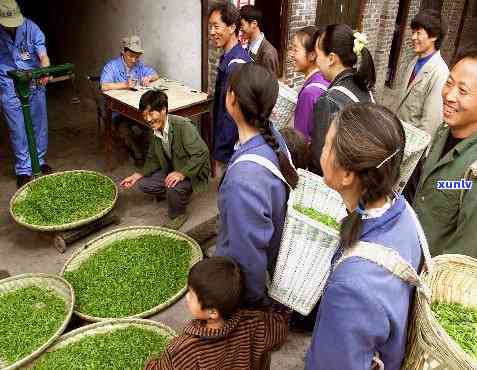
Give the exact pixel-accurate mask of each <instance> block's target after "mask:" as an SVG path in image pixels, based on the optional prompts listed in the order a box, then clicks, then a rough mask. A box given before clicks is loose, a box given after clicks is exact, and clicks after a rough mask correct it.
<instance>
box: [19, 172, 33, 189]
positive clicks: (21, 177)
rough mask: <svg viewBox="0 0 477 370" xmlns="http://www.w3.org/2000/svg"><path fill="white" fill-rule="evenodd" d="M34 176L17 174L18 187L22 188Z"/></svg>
mask: <svg viewBox="0 0 477 370" xmlns="http://www.w3.org/2000/svg"><path fill="white" fill-rule="evenodd" d="M32 179H33V178H32V177H31V176H30V175H17V188H21V187H22V186H23V185H25V184H26V183H29V182H30V181H31V180H32Z"/></svg>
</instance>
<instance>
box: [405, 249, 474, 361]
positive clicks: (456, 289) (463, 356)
mask: <svg viewBox="0 0 477 370" xmlns="http://www.w3.org/2000/svg"><path fill="white" fill-rule="evenodd" d="M421 277H422V279H423V281H424V282H425V283H426V284H427V285H428V286H429V288H430V289H431V301H432V303H436V302H438V303H459V304H462V305H463V306H465V307H472V308H474V309H477V259H475V258H472V257H468V256H462V255H458V254H445V255H441V256H437V257H435V258H433V259H432V267H431V272H430V273H429V272H427V271H424V272H423V273H422V274H421ZM402 369H403V370H427V369H462V370H467V369H477V359H476V358H473V357H472V356H470V355H469V354H467V353H466V352H465V351H464V350H463V349H462V348H461V347H460V346H459V345H458V344H457V343H456V342H455V341H454V340H453V339H452V338H451V337H450V336H449V335H448V334H447V332H446V331H445V329H444V328H443V327H442V326H441V325H440V324H439V322H438V321H437V319H436V318H435V317H434V314H433V312H432V309H431V305H430V303H429V302H428V301H427V300H426V299H425V297H424V296H422V295H421V294H419V293H416V298H415V302H414V310H413V314H412V316H411V319H410V321H409V329H408V344H407V354H406V358H405V361H404V364H403V367H402Z"/></svg>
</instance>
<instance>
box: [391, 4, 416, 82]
mask: <svg viewBox="0 0 477 370" xmlns="http://www.w3.org/2000/svg"><path fill="white" fill-rule="evenodd" d="M410 5H411V0H400V1H399V8H398V14H397V17H396V24H395V27H394V35H393V41H392V44H391V52H390V53H389V62H388V70H387V73H386V82H385V85H386V86H387V87H389V88H393V87H394V84H395V82H396V75H397V71H398V62H399V57H400V56H401V49H402V44H403V40H404V34H405V31H406V23H407V17H408V15H409V7H410Z"/></svg>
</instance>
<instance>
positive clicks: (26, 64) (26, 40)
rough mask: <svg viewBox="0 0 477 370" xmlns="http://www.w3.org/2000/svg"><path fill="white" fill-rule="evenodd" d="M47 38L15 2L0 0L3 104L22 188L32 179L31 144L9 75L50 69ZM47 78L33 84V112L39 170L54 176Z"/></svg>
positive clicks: (0, 72) (0, 74) (0, 84)
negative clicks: (49, 161) (48, 156)
mask: <svg viewBox="0 0 477 370" xmlns="http://www.w3.org/2000/svg"><path fill="white" fill-rule="evenodd" d="M49 65H50V59H49V58H48V54H47V52H46V47H45V35H44V34H43V32H42V31H41V30H40V28H39V27H38V26H37V25H36V24H35V23H33V22H32V21H31V20H29V19H26V18H24V17H23V16H22V14H21V12H20V8H19V7H18V4H17V3H16V1H15V0H0V104H1V108H2V111H3V115H4V117H5V120H6V122H7V124H8V128H9V130H10V140H11V143H12V147H13V152H14V155H15V174H16V176H17V186H18V187H20V186H22V185H24V184H26V183H27V182H28V181H30V180H31V179H32V168H31V161H30V153H29V151H28V142H27V137H26V131H25V123H24V121H23V111H22V108H21V103H20V99H18V97H17V94H16V91H15V87H14V85H13V80H12V79H10V78H9V77H8V75H7V72H8V71H9V70H13V69H35V68H40V67H48V66H49ZM47 82H48V77H45V78H42V79H41V80H39V81H35V82H33V83H32V84H31V87H30V89H31V96H30V111H31V116H32V121H33V131H34V134H35V138H36V147H37V151H38V159H39V161H40V169H41V172H42V173H44V174H48V173H51V171H52V170H51V167H50V166H49V165H47V164H46V162H45V155H46V151H47V148H48V118H47V113H46V95H45V85H46V84H47Z"/></svg>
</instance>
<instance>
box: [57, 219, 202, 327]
mask: <svg viewBox="0 0 477 370" xmlns="http://www.w3.org/2000/svg"><path fill="white" fill-rule="evenodd" d="M142 235H163V236H167V237H171V238H174V239H177V240H185V241H186V242H187V243H188V244H189V246H190V248H191V259H190V267H192V266H193V265H195V264H196V263H197V262H199V261H200V260H201V259H202V250H201V249H200V246H199V244H197V242H196V241H195V240H194V239H192V238H190V237H189V236H187V235H186V234H183V233H181V232H179V231H175V230H171V229H167V228H164V227H159V226H130V227H124V228H119V229H116V230H113V231H110V232H107V233H105V234H102V235H100V236H99V237H97V238H95V239H93V240H91V241H89V242H88V243H86V244H85V245H84V246H83V247H82V248H80V249H78V250H77V251H76V252H75V253H74V254H73V255H72V256H71V257H70V258H69V259H68V261H66V263H65V265H64V266H63V268H62V269H61V271H60V275H62V276H63V275H64V274H65V272H66V271H74V270H76V269H77V268H79V267H80V266H81V265H82V264H83V263H84V262H86V261H87V260H88V259H89V258H90V257H92V256H94V255H95V254H96V253H97V252H99V251H101V250H102V249H105V248H107V247H108V246H109V245H110V244H111V243H113V242H115V241H118V240H123V239H134V238H137V237H139V236H142ZM186 291H187V284H184V286H183V287H182V289H180V290H179V291H178V292H177V293H176V294H174V295H173V296H172V297H171V298H169V299H168V300H167V301H166V302H164V303H162V304H160V305H158V306H155V307H152V308H151V309H150V310H147V311H145V312H139V313H137V314H135V315H131V316H129V317H132V318H143V317H149V316H152V315H154V314H156V313H158V312H160V311H162V310H164V309H166V308H167V307H169V306H171V305H172V304H174V303H175V302H176V301H177V300H178V299H179V298H181V297H182V296H183V295H184V293H185V292H186ZM74 312H75V314H76V315H78V316H79V317H81V318H82V319H84V320H86V321H90V322H98V321H105V320H113V319H117V318H111V317H96V316H91V315H88V314H87V313H84V312H80V311H78V310H77V309H75V311H74Z"/></svg>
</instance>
